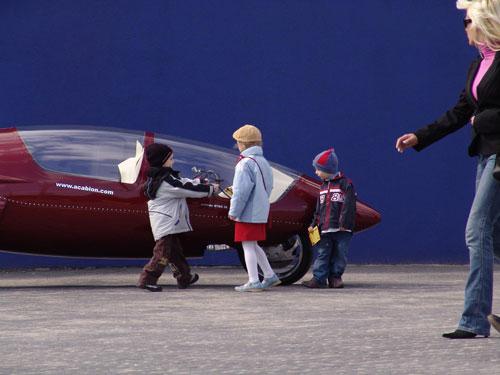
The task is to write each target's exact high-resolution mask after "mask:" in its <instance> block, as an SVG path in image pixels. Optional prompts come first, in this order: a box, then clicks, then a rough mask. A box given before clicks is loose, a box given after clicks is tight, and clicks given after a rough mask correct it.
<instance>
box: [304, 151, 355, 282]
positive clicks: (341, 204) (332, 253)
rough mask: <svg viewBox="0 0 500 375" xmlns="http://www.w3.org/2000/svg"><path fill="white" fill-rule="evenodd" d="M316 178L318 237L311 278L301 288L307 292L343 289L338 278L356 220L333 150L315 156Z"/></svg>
mask: <svg viewBox="0 0 500 375" xmlns="http://www.w3.org/2000/svg"><path fill="white" fill-rule="evenodd" d="M313 166H314V168H315V169H316V175H317V176H318V177H319V178H321V179H322V180H323V184H322V185H321V188H320V191H319V196H318V200H317V202H316V210H315V212H314V217H313V221H312V223H311V225H310V227H309V231H310V232H312V231H313V230H314V227H315V226H317V227H318V229H319V232H320V233H321V239H320V241H319V242H318V243H317V244H316V245H315V246H316V249H317V251H318V256H317V258H316V261H315V262H314V265H313V278H312V279H311V280H309V281H304V282H303V283H302V285H304V286H305V287H308V288H324V287H326V286H327V285H328V287H330V288H343V287H344V282H343V281H342V275H343V274H344V271H345V268H346V265H347V251H348V249H349V243H350V241H351V238H352V234H353V230H354V221H355V218H356V194H355V192H354V186H353V184H352V182H351V180H349V179H348V178H347V177H345V176H344V175H343V174H342V172H340V171H339V168H338V159H337V155H335V151H334V150H333V148H331V149H329V150H326V151H323V152H321V153H319V154H318V155H317V156H316V157H315V158H314V160H313Z"/></svg>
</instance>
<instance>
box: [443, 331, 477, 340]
mask: <svg viewBox="0 0 500 375" xmlns="http://www.w3.org/2000/svg"><path fill="white" fill-rule="evenodd" d="M476 336H477V335H476V334H475V333H472V332H467V331H462V330H461V329H457V330H455V331H454V332H450V333H443V337H446V338H447V339H473V338H474V337H476Z"/></svg>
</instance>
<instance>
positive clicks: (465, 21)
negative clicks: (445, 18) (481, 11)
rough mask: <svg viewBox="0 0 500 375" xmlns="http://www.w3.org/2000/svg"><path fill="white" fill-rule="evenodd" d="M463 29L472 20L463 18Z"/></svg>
mask: <svg viewBox="0 0 500 375" xmlns="http://www.w3.org/2000/svg"><path fill="white" fill-rule="evenodd" d="M463 21H464V28H467V26H469V25H470V24H471V23H472V20H471V19H470V18H464V20H463Z"/></svg>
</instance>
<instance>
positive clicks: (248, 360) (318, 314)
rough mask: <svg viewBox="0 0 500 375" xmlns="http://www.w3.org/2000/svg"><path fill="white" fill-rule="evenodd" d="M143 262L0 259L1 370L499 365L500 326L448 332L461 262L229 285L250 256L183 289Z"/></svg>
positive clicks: (378, 369) (382, 370)
mask: <svg viewBox="0 0 500 375" xmlns="http://www.w3.org/2000/svg"><path fill="white" fill-rule="evenodd" d="M139 271H140V269H139V268H101V269H76V270H72V269H36V270H14V271H0V374H2V375H3V374H9V375H11V374H37V375H40V374H93V375H95V374H370V375H371V374H500V333H498V332H496V331H494V330H492V332H491V336H490V337H489V338H486V339H485V338H476V339H472V340H448V339H444V338H442V337H441V334H442V333H443V332H447V331H450V330H454V329H455V327H456V323H457V321H458V319H459V316H460V312H461V309H462V305H463V287H464V283H465V278H466V275H467V267H466V266H437V265H436V266H435V265H404V266H403V265H396V266H390V265H370V266H355V265H349V266H348V269H347V271H346V274H345V277H344V281H345V283H346V288H345V289H335V290H334V289H322V290H310V289H306V288H303V287H301V286H300V285H299V284H295V285H291V286H286V287H276V288H273V289H272V290H270V291H265V292H262V293H237V292H235V291H234V289H233V287H234V286H235V285H238V284H241V283H243V282H245V281H246V273H245V272H244V271H243V270H242V269H241V268H197V269H196V272H198V273H199V274H200V281H199V283H198V284H196V285H195V286H193V287H192V288H190V289H187V290H179V289H177V288H176V286H175V283H174V281H173V279H172V277H171V276H170V275H169V274H165V275H164V276H163V277H162V278H161V279H160V281H161V283H162V284H163V285H164V291H163V292H161V293H151V292H147V291H143V290H139V289H137V288H135V287H134V285H135V282H136V279H137V276H138V274H139ZM495 276H496V281H495V290H496V292H495V296H496V297H497V299H496V300H495V301H494V310H495V311H496V312H498V313H500V293H498V291H500V271H499V270H498V269H497V271H496V275H495ZM308 277H310V274H308V275H307V277H306V278H308Z"/></svg>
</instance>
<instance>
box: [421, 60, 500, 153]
mask: <svg viewBox="0 0 500 375" xmlns="http://www.w3.org/2000/svg"><path fill="white" fill-rule="evenodd" d="M481 59H482V58H481V57H478V58H477V59H476V60H474V61H473V62H472V64H471V66H470V68H469V71H468V73H467V81H466V84H465V89H464V90H463V91H462V93H461V94H460V98H459V100H458V103H457V104H456V105H455V107H453V108H452V109H450V110H448V111H447V112H446V113H445V114H444V115H443V116H441V117H440V118H439V119H438V120H436V121H435V122H433V123H432V124H430V125H427V126H425V127H423V128H421V129H419V130H417V131H416V132H414V133H415V135H416V136H417V138H418V144H417V145H416V146H415V147H414V148H415V150H417V151H420V150H422V149H424V148H425V147H427V146H429V145H430V144H432V143H434V142H436V141H438V140H440V139H441V138H443V137H444V136H446V135H448V134H450V133H453V132H454V131H457V130H458V129H460V128H462V127H463V126H464V125H466V124H467V123H469V121H470V119H471V117H472V116H475V118H474V125H473V126H472V142H471V143H470V145H469V155H470V156H475V155H485V156H488V155H492V154H498V153H500V52H497V53H496V54H495V59H494V61H493V63H492V64H491V66H490V68H489V69H488V71H487V72H486V74H485V75H484V77H483V79H482V80H481V82H480V83H479V86H478V87H477V95H478V100H476V99H475V98H474V96H473V95H472V83H473V82H474V78H475V76H476V73H477V71H478V69H479V64H480V63H481Z"/></svg>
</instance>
